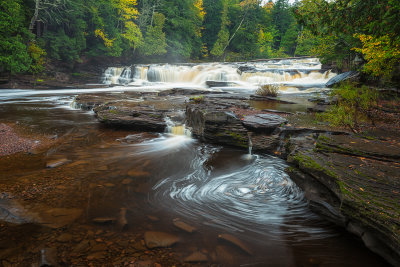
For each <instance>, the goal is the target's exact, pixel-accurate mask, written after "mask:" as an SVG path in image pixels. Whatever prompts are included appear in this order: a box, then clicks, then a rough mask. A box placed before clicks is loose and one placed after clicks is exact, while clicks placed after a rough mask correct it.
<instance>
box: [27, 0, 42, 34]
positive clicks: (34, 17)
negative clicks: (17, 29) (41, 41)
mask: <svg viewBox="0 0 400 267" xmlns="http://www.w3.org/2000/svg"><path fill="white" fill-rule="evenodd" d="M39 4H40V0H35V12H34V13H33V17H32V19H31V23H30V24H29V30H30V31H31V32H32V33H33V29H34V28H35V24H36V21H37V18H38V16H39Z"/></svg>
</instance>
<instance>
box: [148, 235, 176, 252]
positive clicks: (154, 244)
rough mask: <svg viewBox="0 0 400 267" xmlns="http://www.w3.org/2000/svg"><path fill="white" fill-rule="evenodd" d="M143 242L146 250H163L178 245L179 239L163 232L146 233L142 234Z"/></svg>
mask: <svg viewBox="0 0 400 267" xmlns="http://www.w3.org/2000/svg"><path fill="white" fill-rule="evenodd" d="M144 242H145V243H146V246H147V247H148V248H164V247H170V246H173V245H174V244H176V243H178V242H179V237H178V236H176V235H172V234H168V233H164V232H151V231H148V232H145V233H144Z"/></svg>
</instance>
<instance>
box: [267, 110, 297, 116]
mask: <svg viewBox="0 0 400 267" xmlns="http://www.w3.org/2000/svg"><path fill="white" fill-rule="evenodd" d="M262 111H264V112H269V113H277V114H285V115H294V113H293V112H288V111H281V110H275V109H263V110H262Z"/></svg>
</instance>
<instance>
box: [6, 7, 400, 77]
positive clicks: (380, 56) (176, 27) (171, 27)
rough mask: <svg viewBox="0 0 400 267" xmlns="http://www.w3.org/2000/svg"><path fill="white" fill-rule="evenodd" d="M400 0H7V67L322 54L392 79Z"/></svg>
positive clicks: (399, 41)
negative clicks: (88, 60) (110, 60)
mask: <svg viewBox="0 0 400 267" xmlns="http://www.w3.org/2000/svg"><path fill="white" fill-rule="evenodd" d="M399 32H400V2H399V1H398V0H335V1H332V0H301V1H295V2H294V4H289V1H288V0H275V1H271V0H269V1H265V0H264V1H262V0H13V1H1V2H0V72H9V73H19V72H27V71H29V72H33V73H35V72H40V71H42V70H43V68H44V67H43V66H44V63H45V62H46V61H48V60H51V61H62V62H64V63H66V64H70V65H71V66H73V64H74V63H75V62H79V61H80V60H81V59H82V58H83V57H86V58H90V57H97V56H109V57H124V58H128V59H129V60H131V62H135V61H136V62H137V61H141V62H145V61H147V62H151V61H153V62H156V61H189V60H203V61H207V60H210V61H211V60H227V61H238V60H249V59H254V58H271V57H285V56H294V55H316V56H320V57H321V58H322V60H323V61H334V62H336V63H337V64H338V66H339V68H340V67H343V68H352V67H354V66H353V65H354V64H353V63H354V62H355V61H354V59H358V61H363V60H364V61H365V62H366V64H365V65H364V70H365V71H366V72H368V73H370V74H372V75H376V76H381V77H387V78H390V77H391V75H392V74H393V70H394V69H395V68H396V66H397V65H398V61H399V59H400V37H399Z"/></svg>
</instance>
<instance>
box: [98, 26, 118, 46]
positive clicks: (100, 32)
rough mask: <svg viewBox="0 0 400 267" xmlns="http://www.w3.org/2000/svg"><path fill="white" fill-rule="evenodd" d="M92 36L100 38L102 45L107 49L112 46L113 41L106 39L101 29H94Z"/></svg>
mask: <svg viewBox="0 0 400 267" xmlns="http://www.w3.org/2000/svg"><path fill="white" fill-rule="evenodd" d="M94 34H95V35H96V37H100V38H101V39H102V40H103V42H104V45H105V46H106V47H107V48H110V47H112V46H113V42H114V40H115V39H108V38H107V36H106V34H105V33H104V32H103V30H101V29H96V30H95V31H94Z"/></svg>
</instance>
